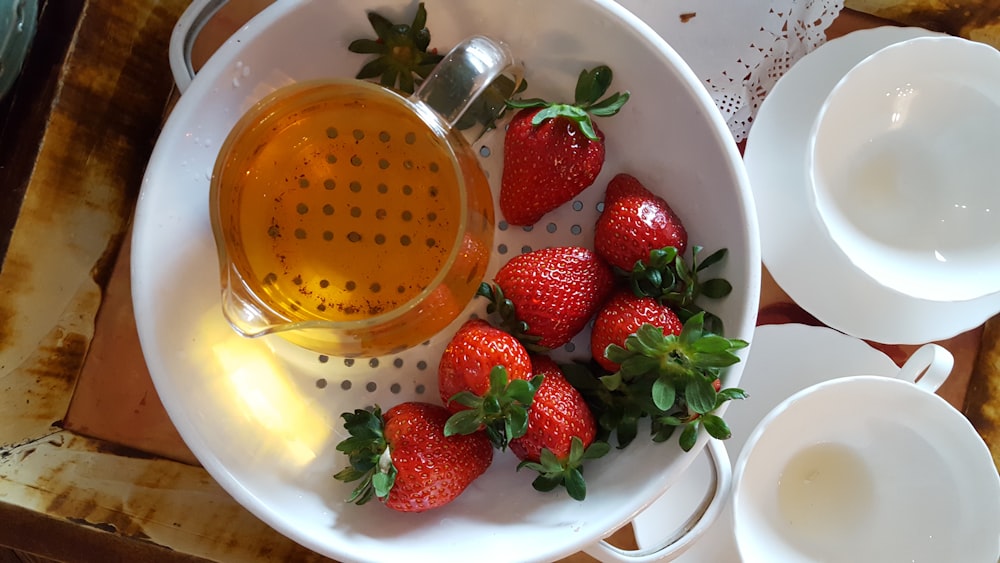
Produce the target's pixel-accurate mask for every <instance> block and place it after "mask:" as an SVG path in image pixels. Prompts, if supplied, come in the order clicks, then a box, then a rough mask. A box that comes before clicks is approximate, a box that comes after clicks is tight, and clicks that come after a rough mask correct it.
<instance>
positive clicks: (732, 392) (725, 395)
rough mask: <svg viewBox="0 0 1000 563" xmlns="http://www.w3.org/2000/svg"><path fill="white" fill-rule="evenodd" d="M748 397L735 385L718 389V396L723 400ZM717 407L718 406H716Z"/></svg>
mask: <svg viewBox="0 0 1000 563" xmlns="http://www.w3.org/2000/svg"><path fill="white" fill-rule="evenodd" d="M747 397H749V395H747V392H746V391H744V390H742V389H738V388H736V387H729V388H727V389H723V390H721V391H719V398H720V399H721V400H723V401H732V400H741V399H746V398H747ZM716 408H718V407H716Z"/></svg>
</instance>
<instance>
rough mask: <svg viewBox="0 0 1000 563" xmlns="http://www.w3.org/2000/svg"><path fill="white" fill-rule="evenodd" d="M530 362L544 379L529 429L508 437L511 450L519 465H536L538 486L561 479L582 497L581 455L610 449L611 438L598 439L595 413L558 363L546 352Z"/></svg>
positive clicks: (596, 454)
mask: <svg viewBox="0 0 1000 563" xmlns="http://www.w3.org/2000/svg"><path fill="white" fill-rule="evenodd" d="M531 364H532V367H533V368H534V370H535V375H536V376H539V375H541V376H542V377H543V380H542V384H541V385H540V386H539V387H538V392H537V393H535V398H534V401H533V402H532V403H531V408H529V409H528V429H527V432H525V434H524V436H522V437H520V438H517V439H514V440H511V441H510V450H511V451H512V452H514V455H516V456H517V457H518V458H520V459H521V460H523V461H522V462H521V464H520V465H518V469H521V468H522V467H528V468H531V469H534V470H535V471H538V473H539V476H538V477H536V478H535V481H534V482H533V483H532V484H533V486H534V487H535V488H536V489H538V490H541V491H550V490H552V489H554V488H555V487H557V486H560V485H562V486H564V487H566V490H567V492H568V493H569V495H570V496H571V497H573V498H574V499H576V500H583V499H584V497H585V496H586V494H587V488H586V483H585V482H584V480H583V474H582V467H581V466H582V464H583V461H584V460H585V459H594V458H597V457H601V456H603V455H604V454H606V453H607V452H608V449H609V448H608V444H607V443H606V442H594V436H595V435H596V434H597V422H596V421H595V420H594V415H593V414H591V412H590V408H589V407H588V406H587V402H586V401H585V400H584V398H583V396H582V395H581V394H580V392H579V391H577V390H576V388H574V387H573V386H572V385H570V383H569V381H567V380H566V378H565V376H563V373H562V370H560V369H559V366H558V365H557V364H556V363H555V362H554V361H552V359H550V358H549V357H548V356H534V357H532V359H531Z"/></svg>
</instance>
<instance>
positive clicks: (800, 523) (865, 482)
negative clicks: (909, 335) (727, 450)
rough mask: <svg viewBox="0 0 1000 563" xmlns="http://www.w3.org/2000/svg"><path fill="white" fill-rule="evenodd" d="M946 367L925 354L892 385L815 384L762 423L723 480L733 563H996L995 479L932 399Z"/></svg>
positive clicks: (939, 352) (987, 461) (955, 415)
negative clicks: (729, 487)
mask: <svg viewBox="0 0 1000 563" xmlns="http://www.w3.org/2000/svg"><path fill="white" fill-rule="evenodd" d="M951 367H952V357H951V354H949V353H948V352H947V351H946V350H945V349H943V348H941V347H939V346H937V345H934V344H929V345H926V346H924V347H922V348H920V349H919V350H917V352H916V353H914V355H913V356H912V357H911V358H910V359H909V360H908V361H907V362H906V364H904V366H903V367H902V369H901V370H900V372H899V375H898V378H888V377H880V376H869V375H857V376H850V377H846V378H841V379H834V380H830V381H826V382H823V383H819V384H816V385H813V386H811V387H808V388H806V389H804V390H802V391H800V392H798V393H796V394H794V395H792V396H791V397H789V398H788V399H786V400H785V401H783V402H782V403H780V404H779V405H778V406H777V407H775V408H774V409H773V410H772V411H771V412H770V413H769V414H768V415H767V416H765V417H764V419H763V420H762V421H761V422H760V423H759V424H758V426H757V427H756V428H755V429H754V431H753V432H752V433H751V435H750V437H749V439H748V440H747V443H746V446H745V447H744V448H743V450H742V452H741V454H740V456H739V459H738V460H737V462H736V466H735V470H734V476H733V479H734V490H733V514H734V522H735V534H736V542H737V545H738V547H739V551H740V555H741V557H742V558H743V560H744V561H747V562H757V561H762V562H764V561H766V562H768V563H784V562H793V561H794V562H804V561H817V562H820V561H821V562H824V563H834V562H840V561H843V562H852V563H857V562H879V563H889V562H894V561H900V562H902V561H905V562H908V563H909V562H912V561H931V562H944V561H949V562H950V561H962V562H964V563H975V562H980V561H981V562H984V563H995V562H996V561H997V557H998V556H1000V476H998V474H997V468H996V467H995V466H994V464H993V459H992V457H991V455H990V452H989V449H988V448H987V447H986V445H985V443H984V442H983V440H982V439H981V438H980V437H979V435H978V434H977V433H976V431H975V429H974V428H973V427H972V425H971V424H970V423H969V421H968V420H967V419H966V418H965V417H964V416H962V414H961V413H959V412H958V411H957V410H955V409H954V408H953V407H952V406H951V405H949V404H948V403H947V402H946V401H944V400H943V399H942V398H940V397H939V396H937V395H936V394H934V391H935V390H936V389H937V388H938V387H939V386H940V385H941V383H942V382H943V381H944V380H945V378H947V376H948V374H949V373H950V371H951ZM914 380H916V382H915V383H914Z"/></svg>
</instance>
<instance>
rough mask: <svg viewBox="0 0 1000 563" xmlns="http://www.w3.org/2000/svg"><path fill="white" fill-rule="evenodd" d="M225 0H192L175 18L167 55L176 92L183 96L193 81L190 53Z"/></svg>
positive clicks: (224, 3)
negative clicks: (199, 35)
mask: <svg viewBox="0 0 1000 563" xmlns="http://www.w3.org/2000/svg"><path fill="white" fill-rule="evenodd" d="M226 2H227V0H193V1H192V2H191V4H190V5H189V6H188V7H187V8H186V9H185V10H184V13H182V14H181V17H179V18H177V23H176V24H175V25H174V30H173V32H171V34H170V46H169V48H168V54H169V58H170V72H171V73H172V74H173V75H174V83H175V84H176V85H177V90H178V91H179V92H180V93H181V94H183V93H184V91H185V90H187V87H188V86H190V85H191V80H193V79H194V65H193V64H192V63H191V52H192V50H193V49H194V42H195V40H196V39H197V38H198V34H199V33H201V30H202V29H203V28H204V27H205V24H207V23H208V21H209V20H211V19H212V16H214V15H215V14H216V13H218V11H219V10H220V9H222V7H223V6H225V5H226Z"/></svg>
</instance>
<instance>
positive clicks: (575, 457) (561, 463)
mask: <svg viewBox="0 0 1000 563" xmlns="http://www.w3.org/2000/svg"><path fill="white" fill-rule="evenodd" d="M610 450H611V446H609V445H608V444H607V443H606V442H601V441H595V442H593V443H592V444H590V446H588V447H586V448H584V446H583V441H582V440H580V438H579V437H577V436H574V437H573V439H572V440H571V441H570V448H569V453H568V454H566V458H565V459H559V458H558V457H556V455H555V454H554V453H552V450H549V449H548V448H542V451H541V452H540V453H539V456H538V457H539V459H538V461H537V462H533V461H529V460H524V461H522V462H521V463H519V464H518V465H517V470H518V471H520V470H521V469H525V468H527V469H531V470H534V471H537V472H538V473H539V475H538V476H537V477H535V480H534V481H533V482H532V484H531V485H532V487H534V488H535V490H538V491H541V492H548V491H551V490H553V489H555V488H556V487H558V486H560V485H561V486H563V487H565V488H566V492H567V493H568V494H569V496H570V498H572V499H574V500H583V499H584V498H586V496H587V483H586V481H584V478H583V461H584V460H587V459H597V458H600V457H602V456H604V455H606V454H607V453H608V452H609V451H610Z"/></svg>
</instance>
